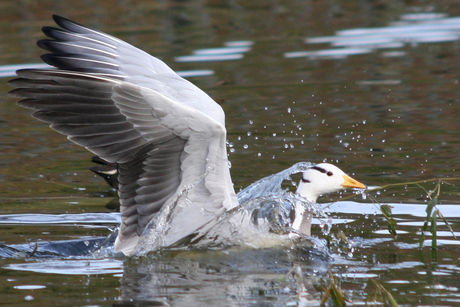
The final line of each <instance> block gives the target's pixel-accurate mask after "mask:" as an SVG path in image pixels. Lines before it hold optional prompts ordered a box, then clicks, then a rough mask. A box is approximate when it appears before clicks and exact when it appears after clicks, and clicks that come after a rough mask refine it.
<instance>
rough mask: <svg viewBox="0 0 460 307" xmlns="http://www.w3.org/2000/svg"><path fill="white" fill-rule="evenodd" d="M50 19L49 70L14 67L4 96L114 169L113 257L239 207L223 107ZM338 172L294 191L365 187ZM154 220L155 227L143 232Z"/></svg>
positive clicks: (115, 44)
mask: <svg viewBox="0 0 460 307" xmlns="http://www.w3.org/2000/svg"><path fill="white" fill-rule="evenodd" d="M53 18H54V20H55V22H56V23H57V24H58V25H59V26H60V27H61V29H59V28H52V27H44V28H43V32H44V33H45V35H47V36H48V37H49V38H50V39H45V40H41V41H39V42H38V45H39V46H40V47H41V48H43V49H45V50H47V51H49V52H50V53H47V54H44V55H43V56H42V59H43V60H44V61H45V62H46V63H48V64H50V65H52V66H54V67H56V68H57V69H56V70H36V69H35V70H20V71H18V72H17V75H18V76H19V78H17V79H14V80H12V81H10V84H11V85H12V86H14V87H16V89H15V90H13V91H11V92H10V93H9V94H10V95H11V96H14V97H17V98H20V99H22V100H20V101H19V102H18V103H19V105H21V106H23V107H26V108H30V109H32V110H33V117H35V118H36V119H38V120H41V121H44V122H47V123H49V124H50V127H51V128H53V129H54V130H56V131H57V132H59V133H62V134H64V135H66V136H67V138H68V139H69V140H70V141H72V142H74V143H76V144H77V145H80V146H83V147H85V148H86V149H88V150H89V151H91V152H92V153H94V154H96V155H97V156H98V157H99V159H101V160H102V161H105V162H107V163H109V164H112V165H115V166H116V172H117V188H118V194H119V198H120V204H121V208H120V211H121V215H122V223H121V225H120V230H119V235H118V237H117V240H116V242H115V251H122V252H123V253H125V254H126V255H130V254H131V253H132V251H133V250H134V249H135V247H136V245H138V243H139V240H140V238H141V237H142V235H143V233H144V231H146V228H147V227H150V228H152V227H153V228H155V227H156V228H158V229H159V230H160V231H161V234H162V241H161V242H158V244H156V245H155V246H168V245H171V244H173V243H174V242H176V241H178V240H180V239H182V238H184V237H186V236H187V235H189V234H191V233H193V232H194V231H196V230H197V229H199V228H200V227H202V226H203V225H205V224H207V223H208V222H210V221H211V220H213V219H215V218H216V217H217V216H220V215H222V214H223V213H224V212H227V211H229V210H232V209H234V208H235V207H237V206H238V205H239V203H238V200H237V197H236V194H235V191H234V188H233V183H232V181H231V177H230V170H229V163H228V161H227V149H226V137H227V132H226V129H225V114H224V112H223V110H222V108H221V107H220V106H219V105H218V104H217V103H216V102H215V101H214V100H213V99H212V98H210V97H209V96H208V95H207V94H206V93H204V92H203V91H201V90H200V89H199V88H198V87H196V86H195V85H193V84H192V83H190V82H189V81H187V80H185V79H183V78H181V77H180V76H178V75H177V74H176V73H175V72H174V71H173V70H172V69H171V68H169V67H168V66H167V65H166V64H165V63H163V62H162V61H161V60H159V59H157V58H155V57H152V56H150V55H148V54H147V53H145V52H143V51H142V50H140V49H137V48H135V47H133V46H131V45H130V44H128V43H126V42H124V41H121V40H119V39H117V38H115V37H113V36H110V35H108V34H105V33H103V32H99V31H97V30H93V29H90V28H88V27H85V26H83V25H80V24H78V23H75V22H73V21H70V20H68V19H65V18H63V17H59V16H53ZM318 169H322V170H326V173H324V172H320V171H319V170H318ZM339 171H340V172H339ZM311 172H314V173H311ZM328 172H334V173H335V174H338V175H337V178H338V179H337V180H335V179H336V177H335V175H334V177H333V178H332V176H328ZM316 173H319V174H321V176H318V174H316ZM343 175H344V173H343V172H342V171H341V170H340V169H338V168H337V167H335V166H333V165H330V164H328V165H322V164H318V165H317V167H316V169H315V167H313V168H312V169H311V170H307V171H306V172H305V173H304V174H303V177H302V178H303V179H302V181H301V183H300V184H299V187H298V190H297V192H298V193H299V194H300V195H302V196H305V197H307V199H309V200H310V201H316V198H317V197H318V196H319V195H320V194H323V193H329V192H332V191H336V190H339V189H341V188H346V187H356V188H362V187H364V185H362V184H361V183H359V182H357V181H355V182H354V185H353V184H352V185H346V182H347V181H346V180H347V179H344V178H345V177H343ZM324 176H325V178H326V179H329V181H327V180H326V181H324V180H323V179H321V178H322V177H324ZM331 179H334V180H331ZM340 180H345V181H344V182H345V184H344V182H342V181H340ZM324 183H326V188H325V187H324ZM321 186H323V188H320V187H321ZM301 211H302V209H301V208H296V220H295V221H294V223H293V225H294V226H295V227H294V228H296V227H297V228H298V229H297V230H298V231H301V232H305V233H306V232H307V231H306V228H307V226H306V222H305V221H304V220H305V218H304V213H302V212H301ZM171 216H174V218H173V219H171V218H170V217H171ZM152 221H153V222H154V223H156V225H153V226H151V225H150V226H148V225H149V224H152V223H153V222H152ZM308 225H309V224H308ZM308 227H309V226H308ZM304 230H305V231H304ZM308 233H309V229H308Z"/></svg>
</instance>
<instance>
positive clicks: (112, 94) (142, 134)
mask: <svg viewBox="0 0 460 307" xmlns="http://www.w3.org/2000/svg"><path fill="white" fill-rule="evenodd" d="M18 76H19V77H20V78H19V79H15V80H12V81H10V84H11V85H12V86H15V87H18V88H17V89H16V90H13V91H12V92H11V95H12V96H14V97H18V98H23V100H21V101H20V102H19V104H20V105H21V106H23V107H26V108H30V109H33V110H34V113H33V116H34V117H35V118H37V119H39V120H42V121H44V122H47V123H49V124H50V127H52V128H53V129H55V130H56V131H58V132H60V133H63V134H65V135H67V137H68V138H69V139H70V140H71V141H73V142H74V143H76V144H78V145H81V146H84V147H86V148H87V149H88V150H90V151H92V152H93V153H96V154H97V155H98V156H100V157H101V158H102V159H104V160H105V161H108V162H116V163H118V172H119V176H118V181H119V186H118V190H119V196H120V203H121V210H120V211H121V214H122V216H123V219H122V220H123V222H122V225H121V229H120V237H119V241H120V242H129V244H133V243H135V242H137V239H138V237H139V236H140V235H141V234H142V232H143V230H144V228H145V226H146V225H147V224H148V222H149V221H150V220H151V219H152V216H153V214H155V213H156V212H158V211H159V210H160V209H161V207H162V206H163V204H164V203H165V202H166V201H167V200H168V199H169V198H171V197H172V196H173V195H174V194H175V193H176V190H177V188H178V186H179V184H180V155H181V153H182V151H183V149H184V146H185V142H186V140H184V139H181V138H179V137H177V136H176V135H174V134H173V133H171V131H169V130H168V129H165V128H164V127H161V126H160V125H159V122H158V120H157V119H155V118H154V117H153V116H152V112H151V108H150V112H149V110H148V108H149V106H148V105H146V104H142V102H139V103H136V102H135V101H134V100H137V99H139V98H140V97H139V95H135V92H136V91H135V90H131V91H130V92H129V93H128V92H126V91H123V90H120V89H118V90H117V88H118V86H119V82H118V81H110V80H107V79H104V78H99V77H94V76H91V75H84V74H79V75H78V74H77V75H76V74H75V73H67V72H62V71H46V70H32V71H31V70H22V71H18ZM75 78H76V79H77V80H76V79H75ZM83 80H84V81H85V82H83ZM29 85H30V87H31V88H30V87H29ZM37 88H40V90H37ZM124 88H125V90H126V89H130V86H129V85H126V86H125V87H124ZM78 89H79V90H78ZM77 93H80V95H78V94H77ZM94 97H96V98H94ZM114 101H117V102H118V103H120V104H122V103H124V104H126V108H125V110H123V111H124V112H125V113H128V112H127V111H126V109H130V108H131V109H132V110H137V113H133V112H131V113H130V114H129V118H130V120H131V122H130V121H128V120H127V117H126V115H124V114H122V112H121V111H120V109H119V108H118V107H117V106H116V105H115V102H114ZM133 106H137V108H133ZM139 106H144V107H145V109H142V110H141V109H139ZM149 114H150V115H149ZM137 117H139V118H137ZM142 124H143V125H144V126H142ZM135 126H136V127H135ZM137 129H138V130H139V131H138V130H137ZM144 130H145V131H144ZM121 245H122V244H121ZM120 248H123V246H121V247H120Z"/></svg>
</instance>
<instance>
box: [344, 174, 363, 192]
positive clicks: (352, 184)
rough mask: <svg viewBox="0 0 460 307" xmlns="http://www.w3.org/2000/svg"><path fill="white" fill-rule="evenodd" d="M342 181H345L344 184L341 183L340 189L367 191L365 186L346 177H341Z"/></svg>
mask: <svg viewBox="0 0 460 307" xmlns="http://www.w3.org/2000/svg"><path fill="white" fill-rule="evenodd" d="M343 179H345V182H344V183H342V187H344V188H355V189H367V186H366V185H365V184H362V183H361V182H359V181H358V180H355V179H353V178H351V177H350V176H348V175H343Z"/></svg>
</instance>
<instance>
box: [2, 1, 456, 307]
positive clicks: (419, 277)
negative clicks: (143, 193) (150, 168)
mask: <svg viewBox="0 0 460 307" xmlns="http://www.w3.org/2000/svg"><path fill="white" fill-rule="evenodd" d="M0 8H1V10H0V20H2V22H1V23H0V28H1V30H2V31H0V33H1V34H0V50H1V57H0V65H13V64H25V63H37V61H38V59H39V55H40V54H41V53H42V52H41V51H40V50H39V49H38V48H35V47H34V41H35V40H37V39H38V38H41V37H42V35H41V33H40V31H39V28H40V27H41V26H44V25H50V24H51V18H50V15H51V14H52V13H58V14H62V15H65V16H67V17H70V18H72V19H75V20H77V21H80V22H82V23H84V24H87V25H90V26H93V27H96V28H98V29H100V30H103V31H106V32H109V33H111V34H113V35H116V36H118V37H120V38H121V39H125V40H127V41H128V42H130V43H133V44H135V45H137V46H139V47H141V48H142V49H144V50H146V51H147V52H149V53H152V54H154V55H156V56H158V57H159V58H161V59H163V60H165V61H166V62H167V63H168V64H170V65H171V66H172V67H173V68H174V69H175V70H177V71H191V70H192V71H193V70H204V71H207V72H209V71H213V74H207V75H205V76H201V77H193V78H191V79H190V80H191V81H193V82H195V83H196V84H197V85H198V86H200V87H201V88H203V89H204V90H205V91H206V92H208V93H209V94H210V95H211V96H212V97H213V98H214V99H215V100H216V101H217V102H219V103H220V104H221V105H222V106H223V108H224V109H225V112H226V114H227V127H228V140H229V146H230V152H231V153H230V159H231V162H232V165H233V168H232V176H233V179H234V183H235V185H236V187H237V189H238V188H240V187H245V186H247V185H248V184H250V183H252V182H254V181H255V180H257V179H259V178H262V177H264V176H267V175H269V174H272V173H276V172H278V171H280V170H282V169H285V168H287V167H289V166H291V165H292V164H293V163H294V162H298V161H311V162H319V161H322V160H323V159H327V160H328V161H330V162H334V163H335V162H338V164H339V165H340V167H341V168H343V169H344V170H345V171H346V172H348V173H350V174H353V175H354V177H356V178H357V179H359V180H360V181H362V182H365V183H367V184H370V185H384V184H388V183H401V182H407V181H418V180H426V179H429V178H433V177H436V178H445V177H457V176H458V175H457V173H458V165H460V159H459V152H460V151H459V143H460V142H459V138H460V137H459V134H458V131H459V130H460V122H459V120H458V119H459V118H460V108H459V97H458V79H459V75H460V66H459V63H460V54H459V48H458V47H459V42H458V40H452V41H450V42H447V41H446V39H444V42H436V43H430V42H426V43H423V44H421V43H417V42H416V43H415V44H414V43H413V42H412V43H409V44H407V43H406V42H405V44H404V45H401V44H399V45H397V46H396V45H394V46H393V47H392V48H385V49H378V51H372V52H368V53H363V54H357V55H350V56H348V57H346V58H342V59H331V58H329V59H318V58H315V59H313V58H306V57H303V58H287V57H285V55H286V54H287V53H289V52H293V51H302V52H304V51H314V50H321V49H322V48H326V49H330V47H331V46H334V48H335V47H338V46H336V45H337V44H336V45H333V43H331V45H326V47H325V45H317V44H311V42H314V41H315V39H316V40H318V39H319V38H324V37H337V36H340V35H345V34H347V32H345V31H350V29H357V28H360V29H364V30H366V31H375V29H376V28H386V27H389V26H399V25H401V22H404V23H406V25H407V24H409V23H412V24H413V23H414V22H420V20H421V18H425V20H422V22H426V19H427V18H431V19H441V18H457V17H456V16H460V8H459V7H458V5H456V2H455V1H449V0H447V1H441V2H439V1H438V2H435V1H431V2H426V1H412V2H410V4H408V3H407V2H403V1H387V2H384V1H360V2H354V1H327V2H324V1H313V2H312V1H300V0H299V1H291V2H289V3H285V2H276V1H275V2H273V1H272V2H263V1H262V2H261V1H236V2H235V1H234V2H225V1H217V0H209V1H204V2H195V1H184V2H177V1H176V2H174V1H172V2H171V1H167V2H164V1H163V2H153V1H150V2H149V1H144V2H135V1H118V2H113V1H83V2H78V1H52V0H50V1H45V2H43V1H40V2H33V1H29V2H21V3H20V5H18V3H16V2H14V1H12V2H7V1H4V2H3V3H1V4H0ZM420 13H423V14H420ZM396 22H398V24H395V23H396ZM341 31H342V32H341ZM348 34H350V32H348ZM451 34H452V33H451ZM453 35H454V36H455V35H458V33H457V32H456V33H453ZM422 38H423V35H422ZM438 38H439V37H438ZM238 41H243V42H244V41H246V42H252V44H251V45H250V50H248V49H245V50H244V52H243V53H240V54H239V55H241V54H243V55H244V56H242V57H241V56H240V59H239V60H232V61H200V62H181V61H177V60H176V59H181V58H180V57H183V56H189V55H194V54H196V53H197V52H198V53H201V52H203V51H202V50H203V49H210V48H222V47H223V46H225V43H228V42H238ZM316 42H317V41H316ZM347 42H350V41H349V40H347ZM351 43H352V44H356V43H358V42H357V41H356V40H351ZM374 43H375V41H374ZM393 43H394V42H393ZM328 44H329V43H328ZM354 47H356V46H354ZM387 47H388V46H387ZM340 48H343V47H342V46H340ZM347 51H348V52H350V50H347ZM9 89H10V88H9V87H8V86H7V85H6V79H0V95H2V98H3V99H2V101H3V103H2V104H1V105H0V210H1V211H0V213H1V214H2V215H5V214H13V215H17V216H19V215H21V214H26V213H27V214H38V213H40V214H42V213H46V214H51V215H55V214H56V215H57V214H71V215H72V214H75V215H78V214H84V213H93V212H98V213H108V212H109V209H107V208H106V207H105V205H106V203H107V202H108V199H110V197H114V193H113V191H110V190H109V189H108V188H107V186H106V185H105V184H104V183H103V182H101V181H100V180H99V179H98V178H95V177H93V176H92V175H91V174H90V173H89V171H88V170H87V167H89V166H91V165H90V163H89V161H90V157H91V154H89V153H87V152H85V151H84V150H83V149H81V148H77V147H75V146H74V145H71V144H69V142H68V141H67V140H65V138H64V137H62V136H61V135H58V134H56V133H55V132H54V131H51V130H50V129H49V128H47V127H46V125H44V124H42V123H38V122H36V121H34V120H32V119H31V118H30V115H29V111H27V110H24V109H20V108H19V107H17V106H16V105H15V102H14V100H12V99H10V98H7V97H5V95H6V92H7V91H8V90H9ZM422 185H423V188H424V189H426V190H430V189H433V188H434V184H430V183H428V184H422ZM457 186H458V184H456V183H455V182H454V185H443V186H442V189H441V195H440V197H439V200H440V202H441V203H442V204H443V205H446V206H444V207H443V206H440V210H441V211H442V212H445V215H446V216H447V218H448V220H449V221H450V222H451V223H452V227H453V229H454V232H455V233H456V234H457V235H458V229H459V228H460V209H457V205H456V204H459V199H458V195H459V192H458V188H457ZM377 197H378V199H379V200H380V201H382V202H389V203H391V204H392V205H393V206H394V207H395V209H394V210H395V218H396V219H397V222H398V227H397V231H398V236H397V237H396V238H394V237H392V236H390V235H389V234H388V232H387V230H386V227H387V224H386V222H385V220H384V218H383V217H382V215H381V214H380V212H379V211H378V210H377V209H374V208H375V207H373V206H372V205H370V204H367V202H368V200H364V199H363V200H362V199H360V198H355V200H356V201H359V202H360V203H366V204H360V203H346V204H345V203H338V204H337V205H334V207H333V208H332V209H333V210H332V212H336V213H332V215H331V217H332V219H333V221H335V222H336V224H337V225H336V227H334V228H333V229H332V233H333V234H334V235H335V236H337V237H338V236H339V233H338V231H339V230H342V231H343V232H344V233H345V235H346V236H347V237H348V238H349V241H348V243H343V242H342V245H340V244H339V243H337V244H336V245H334V249H333V250H332V251H333V252H334V253H333V255H334V256H333V260H330V261H329V260H328V261H325V260H324V259H322V258H320V259H318V258H316V257H311V258H310V257H304V258H302V259H300V260H299V259H296V260H295V261H292V259H291V258H289V257H291V256H290V255H292V254H289V253H287V252H286V251H284V250H263V251H260V250H252V251H244V252H243V251H241V252H239V253H236V252H234V253H228V254H216V253H215V252H209V253H205V252H201V253H198V254H193V253H178V254H170V255H168V256H165V257H164V258H154V257H152V258H143V259H133V260H126V259H124V258H121V259H119V258H113V257H112V256H110V257H109V256H107V254H105V255H100V257H101V258H100V259H92V258H88V256H87V255H86V256H84V257H83V258H78V259H67V258H65V257H64V258H63V257H62V256H61V255H59V253H58V254H57V255H55V254H53V255H46V256H47V257H48V258H46V259H43V258H42V259H38V257H30V256H31V255H32V256H33V250H34V246H35V245H34V242H35V241H37V242H39V243H40V244H39V247H40V248H45V246H47V244H51V246H56V244H57V245H58V244H60V243H62V244H68V245H62V246H65V247H70V246H72V242H79V243H77V244H80V243H81V242H82V241H81V240H82V239H85V238H87V239H88V240H89V241H91V240H97V239H94V238H105V237H106V236H107V235H109V234H110V230H109V229H108V228H109V227H111V226H113V224H112V223H111V222H108V221H107V222H106V223H102V224H96V223H88V224H74V223H68V224H65V223H64V224H51V223H46V220H44V222H45V223H44V224H34V225H27V224H12V223H10V224H2V225H0V229H1V232H0V233H1V234H0V241H1V242H2V243H4V244H7V245H8V246H10V247H11V246H12V247H16V248H17V250H16V251H13V250H11V252H12V253H11V254H9V255H4V258H2V260H1V267H2V268H1V269H0V275H1V276H2V277H4V278H2V279H0V285H1V287H2V289H3V290H2V292H1V294H2V298H4V299H3V302H4V303H5V304H8V305H12V306H13V305H15V306H44V305H47V304H49V300H50V299H52V300H53V302H54V303H55V305H61V306H68V305H107V304H110V305H113V304H119V305H129V304H130V303H129V300H134V303H133V304H134V305H135V304H137V303H138V305H142V304H144V305H149V304H150V305H153V304H154V302H158V303H160V304H164V303H168V304H170V305H174V306H182V305H191V303H189V301H193V302H206V303H208V305H222V302H225V303H226V305H242V306H246V305H267V306H274V305H296V304H301V302H303V300H304V296H305V297H306V298H307V299H310V303H311V305H318V302H317V301H318V300H319V299H320V298H321V296H322V295H323V293H324V292H321V291H320V290H319V289H318V285H319V281H318V279H317V278H320V277H324V276H325V275H323V274H320V273H323V272H324V270H327V269H330V270H331V271H332V272H333V273H334V275H335V276H337V277H338V278H339V279H340V281H341V284H342V288H343V289H344V290H345V291H346V295H347V296H348V298H349V299H350V300H352V301H353V302H354V303H357V302H358V303H359V302H361V303H362V302H365V301H367V302H370V301H371V300H372V298H373V297H374V294H375V291H376V290H375V288H374V286H373V283H372V282H371V281H370V279H372V278H375V279H377V280H378V281H379V282H381V283H382V285H383V286H384V287H385V288H386V289H388V290H389V291H390V292H391V293H392V294H393V295H394V297H395V299H396V300H397V301H398V302H399V303H400V304H401V305H403V306H412V305H448V306H454V305H456V304H458V303H459V301H460V290H459V287H458V273H459V266H458V260H459V259H458V252H459V244H458V242H459V241H458V239H455V238H454V237H452V235H451V234H450V232H449V231H448V229H447V228H446V227H445V226H444V224H443V223H442V221H441V220H440V219H438V240H439V246H438V250H437V251H436V252H433V251H431V250H430V248H429V246H430V244H431V242H430V238H431V237H430V236H427V238H426V239H427V240H426V241H425V243H424V246H425V247H424V248H423V249H421V250H420V249H419V248H418V243H419V238H420V228H421V225H422V224H423V221H424V220H423V219H424V206H423V204H424V203H426V201H427V197H426V191H424V190H423V189H422V188H420V187H417V186H409V187H404V186H401V187H398V188H391V189H387V190H386V191H383V192H382V193H381V195H378V196H377ZM332 198H333V199H337V196H333V197H332ZM328 199H331V198H323V201H326V200H328ZM399 203H403V205H398V204H399ZM416 204H418V205H416ZM399 206H400V207H399ZM444 210H445V211H444ZM408 213H409V214H408ZM35 217H36V219H37V220H39V219H40V218H43V216H39V215H36V216H35ZM314 235H315V236H318V237H321V238H322V237H323V235H322V233H321V230H320V229H319V227H315V228H314ZM30 240H32V241H30ZM66 242H67V243H66ZM83 242H84V241H83ZM90 243H91V242H90ZM53 244H55V245H53ZM90 245H91V244H89V246H90ZM21 246H22V247H23V249H24V250H26V247H27V250H26V251H27V252H26V253H22V254H21ZM18 251H19V252H18ZM37 252H38V253H37ZM40 252H41V250H39V249H37V251H35V253H37V254H36V256H38V255H39V253H40ZM79 257H81V256H79ZM85 257H86V258H85ZM311 261H313V262H314V263H311ZM296 264H299V265H300V267H301V268H302V272H300V273H301V274H302V276H303V278H304V283H301V282H300V281H299V280H298V279H296V278H297V277H296V276H294V275H292V273H289V274H288V272H289V270H290V269H292V268H293V265H294V266H295V265H296ZM37 267H41V268H42V269H43V268H45V269H44V270H41V271H39V269H36V268H37ZM317 268H318V269H321V272H318V273H317V275H318V276H315V274H311V273H312V269H313V270H315V269H317ZM66 270H67V271H66ZM122 271H123V272H122ZM294 271H295V272H299V269H298V267H295V270H294ZM95 272H96V273H97V274H94V273H95ZM326 276H327V275H326ZM33 285H39V286H43V287H39V288H34V287H32V286H33ZM312 285H313V286H316V288H314V287H312ZM197 304H198V303H197Z"/></svg>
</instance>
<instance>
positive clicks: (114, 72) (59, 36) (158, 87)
mask: <svg viewBox="0 0 460 307" xmlns="http://www.w3.org/2000/svg"><path fill="white" fill-rule="evenodd" d="M53 18H54V20H55V22H56V23H57V24H58V25H59V26H61V27H62V28H63V29H57V28H52V27H45V28H43V32H44V33H45V34H46V35H47V36H48V37H50V38H52V40H49V39H46V40H41V41H39V42H38V45H39V46H41V47H42V48H44V49H46V50H49V51H51V53H49V54H45V55H43V60H44V61H45V62H46V63H48V64H50V65H52V66H55V67H57V68H58V69H65V70H71V71H78V72H86V73H91V74H98V75H101V76H107V77H111V78H115V79H118V80H123V81H126V82H130V83H133V84H136V85H140V86H144V87H146V88H150V89H152V90H154V91H156V92H157V93H159V94H161V95H163V96H165V97H167V98H169V99H171V100H174V101H177V102H180V103H183V104H185V105H189V106H191V107H193V108H195V109H197V110H199V111H201V112H203V113H204V114H206V115H208V116H210V117H211V118H213V119H215V120H216V121H218V122H219V123H221V124H222V125H224V124H225V115H224V113H223V111H222V108H221V107H220V106H219V105H217V104H216V103H215V102H214V100H213V99H212V98H211V97H209V96H208V95H207V94H206V93H205V92H203V91H202V90H201V89H199V88H198V87H196V86H195V85H194V84H192V83H191V82H189V81H187V80H185V79H183V78H181V77H180V76H178V75H177V74H176V73H175V72H174V71H173V70H172V69H171V68H170V67H169V66H168V65H166V64H165V63H164V62H163V61H161V60H159V59H157V58H155V57H152V56H151V55H149V54H148V53H146V52H144V51H142V50H140V49H138V48H136V47H134V46H132V45H130V44H128V43H126V42H124V41H122V40H120V39H118V38H115V37H113V36H110V35H108V34H105V33H103V32H100V31H97V30H94V29H91V28H88V27H85V26H83V25H80V24H78V23H75V22H73V21H70V20H68V19H66V18H63V17H59V16H53Z"/></svg>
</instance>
